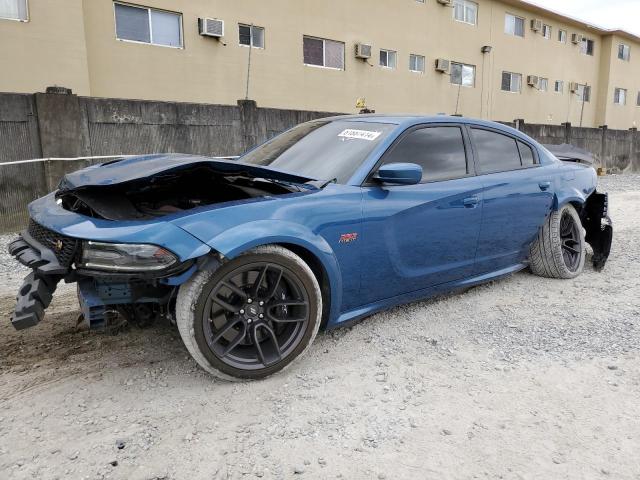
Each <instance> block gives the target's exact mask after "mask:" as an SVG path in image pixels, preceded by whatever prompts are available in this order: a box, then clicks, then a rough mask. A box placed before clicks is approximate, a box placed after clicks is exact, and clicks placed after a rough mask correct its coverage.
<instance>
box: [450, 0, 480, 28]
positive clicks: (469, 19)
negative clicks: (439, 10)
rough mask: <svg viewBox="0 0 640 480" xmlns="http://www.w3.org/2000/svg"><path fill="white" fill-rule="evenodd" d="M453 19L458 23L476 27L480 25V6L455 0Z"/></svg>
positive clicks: (462, 0)
mask: <svg viewBox="0 0 640 480" xmlns="http://www.w3.org/2000/svg"><path fill="white" fill-rule="evenodd" d="M453 18H454V19H455V20H457V21H458V22H463V23H468V24H470V25H476V24H477V23H478V4H477V3H475V2H470V1H469V0H453Z"/></svg>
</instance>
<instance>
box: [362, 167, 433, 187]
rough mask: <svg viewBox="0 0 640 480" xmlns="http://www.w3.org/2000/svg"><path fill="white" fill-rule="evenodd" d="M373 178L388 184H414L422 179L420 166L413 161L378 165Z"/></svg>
mask: <svg viewBox="0 0 640 480" xmlns="http://www.w3.org/2000/svg"><path fill="white" fill-rule="evenodd" d="M373 179H374V180H376V181H378V182H380V183H387V184H390V185H416V184H417V183H420V182H421V181H422V167H421V166H420V165H417V164H415V163H388V164H386V165H383V166H381V167H380V169H379V170H378V171H377V172H376V173H375V174H374V175H373Z"/></svg>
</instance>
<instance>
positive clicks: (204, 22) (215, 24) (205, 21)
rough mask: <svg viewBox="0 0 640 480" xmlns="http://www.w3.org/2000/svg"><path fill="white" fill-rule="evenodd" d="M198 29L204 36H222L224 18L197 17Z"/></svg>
mask: <svg viewBox="0 0 640 480" xmlns="http://www.w3.org/2000/svg"><path fill="white" fill-rule="evenodd" d="M198 30H199V31H200V35H203V36H205V37H214V38H222V37H224V20H218V19H217V18H199V19H198Z"/></svg>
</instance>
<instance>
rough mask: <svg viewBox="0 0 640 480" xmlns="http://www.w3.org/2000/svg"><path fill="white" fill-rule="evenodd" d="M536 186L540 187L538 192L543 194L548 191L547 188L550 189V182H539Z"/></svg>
mask: <svg viewBox="0 0 640 480" xmlns="http://www.w3.org/2000/svg"><path fill="white" fill-rule="evenodd" d="M538 186H539V187H540V190H542V191H543V192H545V191H547V190H549V187H551V182H540V183H539V184H538Z"/></svg>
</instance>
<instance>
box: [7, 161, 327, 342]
mask: <svg viewBox="0 0 640 480" xmlns="http://www.w3.org/2000/svg"><path fill="white" fill-rule="evenodd" d="M308 180H309V179H306V178H303V177H297V176H294V175H289V174H286V173H282V172H271V171H269V170H267V169H263V168H260V167H251V166H244V165H241V164H238V163H236V162H228V161H221V160H217V159H207V158H205V157H193V156H183V155H156V156H147V157H134V158H129V159H123V160H116V161H112V162H108V163H106V164H102V165H96V166H93V167H89V168H86V169H84V170H80V171H78V172H73V173H70V174H67V175H65V177H64V178H63V179H62V181H61V182H60V185H59V189H58V190H57V191H56V192H54V193H52V194H49V195H47V196H46V197H43V198H40V199H38V200H36V201H35V202H33V203H32V204H30V206H29V213H30V220H29V225H28V227H27V229H26V230H24V231H23V232H22V233H21V234H20V237H19V238H18V239H17V240H15V241H13V242H12V243H11V244H10V245H9V252H10V254H11V255H13V256H14V257H15V258H16V259H17V260H18V261H19V262H20V263H22V264H23V265H25V266H27V267H29V268H31V269H32V270H33V271H32V273H30V274H29V275H28V276H27V277H26V278H25V280H24V283H23V285H22V287H21V288H20V289H19V291H18V295H17V302H16V309H15V312H14V314H13V315H12V318H11V322H12V324H13V326H14V327H15V328H16V329H18V330H21V329H24V328H28V327H32V326H34V325H37V324H38V323H39V322H40V321H41V320H42V319H43V317H44V312H45V310H46V309H47V307H48V306H49V304H50V303H51V300H52V296H53V293H54V292H55V290H56V287H57V285H58V284H59V282H60V281H64V282H66V283H71V282H76V283H77V284H78V298H79V302H80V307H81V310H82V316H83V319H84V321H85V322H86V324H87V325H88V326H89V327H91V328H101V327H105V326H108V325H109V324H110V321H111V319H114V321H115V318H116V317H125V318H126V319H127V320H134V321H135V322H136V323H143V324H144V323H148V322H149V321H151V320H152V319H153V318H155V317H157V316H159V315H165V316H170V315H171V311H172V306H173V305H174V303H175V298H176V294H177V288H178V287H179V286H180V285H181V284H182V283H184V282H186V281H187V280H188V279H189V278H190V277H191V276H192V275H193V274H194V273H195V272H196V271H197V270H198V269H199V268H214V267H215V265H213V266H212V265H211V264H210V262H218V261H219V258H218V257H217V256H216V254H215V253H214V252H212V251H211V249H210V247H209V246H208V245H206V243H204V242H202V241H201V240H200V239H198V238H195V237H194V236H192V235H191V234H189V233H187V232H186V231H185V230H183V229H181V228H180V227H178V226H176V225H174V224H173V223H172V221H171V220H172V219H175V218H179V217H180V216H182V215H188V214H190V213H192V212H194V211H196V210H199V209H200V210H204V209H216V208H220V207H224V206H225V205H234V204H237V203H239V202H242V203H248V202H255V201H268V200H272V199H274V198H276V197H277V196H280V195H287V194H294V195H295V194H304V193H307V192H312V191H317V188H316V187H314V186H312V185H305V182H306V181H308Z"/></svg>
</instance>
